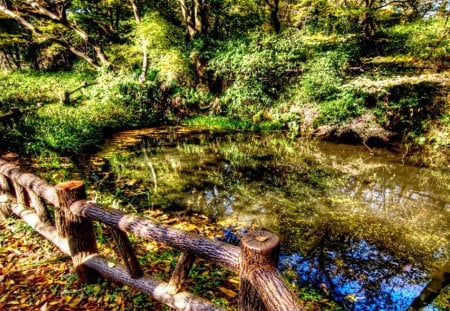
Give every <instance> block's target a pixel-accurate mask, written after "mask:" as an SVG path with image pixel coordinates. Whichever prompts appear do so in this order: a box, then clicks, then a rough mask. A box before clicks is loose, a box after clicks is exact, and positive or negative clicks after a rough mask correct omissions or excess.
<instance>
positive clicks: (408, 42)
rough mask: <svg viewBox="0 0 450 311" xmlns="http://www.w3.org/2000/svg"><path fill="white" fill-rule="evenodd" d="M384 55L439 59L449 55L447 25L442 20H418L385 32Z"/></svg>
mask: <svg viewBox="0 0 450 311" xmlns="http://www.w3.org/2000/svg"><path fill="white" fill-rule="evenodd" d="M386 34H387V36H388V37H389V40H387V41H386V43H385V45H384V50H385V53H389V54H394V55H398V54H407V55H411V56H414V57H419V58H431V59H439V58H440V57H442V56H445V55H449V54H450V39H449V38H450V36H449V30H448V23H447V22H446V20H445V19H444V18H434V19H429V20H418V21H415V22H412V23H408V24H405V25H396V26H394V27H391V28H389V29H387V30H386Z"/></svg>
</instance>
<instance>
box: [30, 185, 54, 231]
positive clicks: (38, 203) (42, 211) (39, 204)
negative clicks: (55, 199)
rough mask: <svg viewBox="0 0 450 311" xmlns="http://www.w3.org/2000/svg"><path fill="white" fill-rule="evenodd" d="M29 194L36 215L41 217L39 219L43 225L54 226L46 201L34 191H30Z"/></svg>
mask: <svg viewBox="0 0 450 311" xmlns="http://www.w3.org/2000/svg"><path fill="white" fill-rule="evenodd" d="M28 194H29V195H30V198H31V205H32V207H33V208H34V210H35V211H36V214H37V215H38V216H39V219H40V220H41V221H42V222H43V223H46V224H49V225H51V224H52V221H51V217H50V214H49V212H48V210H47V207H46V205H45V202H44V200H43V199H42V198H41V197H40V196H38V195H37V194H36V193H34V192H33V191H29V192H28Z"/></svg>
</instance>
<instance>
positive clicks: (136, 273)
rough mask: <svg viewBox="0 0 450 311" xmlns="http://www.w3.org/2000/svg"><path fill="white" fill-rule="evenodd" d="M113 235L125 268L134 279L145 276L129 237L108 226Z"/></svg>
mask: <svg viewBox="0 0 450 311" xmlns="http://www.w3.org/2000/svg"><path fill="white" fill-rule="evenodd" d="M108 227H109V231H110V232H111V235H112V237H113V239H114V241H115V242H116V246H117V252H118V253H119V255H120V257H121V258H122V260H123V262H124V264H125V266H126V267H127V270H128V272H129V273H130V276H131V278H132V279H137V278H140V277H141V276H143V275H144V272H143V271H142V269H141V266H140V265H139V262H138V260H137V258H136V255H135V254H134V250H133V246H132V245H131V242H130V240H129V239H128V235H127V234H126V233H125V232H123V231H122V230H120V229H117V228H114V227H113V226H108Z"/></svg>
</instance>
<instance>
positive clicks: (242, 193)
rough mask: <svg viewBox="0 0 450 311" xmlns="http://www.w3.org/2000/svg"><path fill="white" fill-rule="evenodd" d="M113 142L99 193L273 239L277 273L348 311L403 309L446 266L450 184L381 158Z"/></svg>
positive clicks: (236, 140) (160, 141) (269, 143)
mask: <svg viewBox="0 0 450 311" xmlns="http://www.w3.org/2000/svg"><path fill="white" fill-rule="evenodd" d="M130 135H131V133H128V136H130ZM128 136H127V137H128ZM120 141H121V140H117V139H115V140H114V139H113V142H112V143H111V144H110V145H109V146H107V147H106V148H105V150H104V151H103V152H102V153H101V154H99V157H101V158H102V159H104V160H105V162H107V165H106V166H107V167H108V170H109V172H107V173H106V172H105V173H104V176H99V174H97V175H96V180H95V182H96V184H97V186H98V188H99V189H101V188H102V187H103V188H104V189H115V190H114V191H115V192H116V194H117V196H118V198H120V199H123V200H126V201H127V202H130V201H132V203H133V204H134V205H138V206H140V207H141V208H152V207H159V208H170V209H179V210H184V211H200V212H203V213H204V214H206V215H207V216H208V217H209V218H210V219H211V220H212V221H217V220H221V219H228V220H229V221H228V222H229V223H235V222H241V223H244V224H245V225H246V226H251V225H257V226H259V227H264V228H267V229H269V230H273V231H275V232H276V233H277V234H279V235H280V237H281V239H282V245H283V247H284V255H283V256H282V257H281V261H280V267H281V268H282V269H284V270H285V271H288V270H289V271H294V272H295V274H296V282H298V284H299V285H312V286H316V287H317V288H319V289H320V290H322V291H324V292H328V293H329V294H330V295H331V296H333V298H334V299H337V300H339V301H341V302H342V303H343V304H344V305H345V306H346V307H348V308H349V309H353V310H404V309H405V308H406V307H407V306H408V305H409V304H410V303H411V302H412V301H413V299H414V297H416V296H417V295H418V294H419V293H420V292H421V290H422V289H423V288H424V287H425V285H426V284H427V282H428V281H429V276H428V273H427V271H431V270H432V269H433V268H434V267H435V266H437V265H439V264H441V263H442V262H445V261H446V260H448V258H449V256H450V255H449V241H450V228H449V226H450V210H449V206H450V203H449V202H450V179H449V178H448V174H446V173H445V172H439V171H428V170H424V169H419V168H415V167H408V166H404V165H402V163H401V159H400V157H399V156H398V155H395V154H392V153H389V152H386V151H385V150H376V154H375V155H371V154H368V152H367V149H365V148H360V147H358V146H343V145H334V144H330V143H323V142H312V141H308V140H297V141H293V140H289V139H287V138H285V137H283V136H282V135H254V134H233V135H223V134H212V133H189V132H188V131H185V130H182V131H177V130H174V131H158V132H157V133H156V134H155V133H151V135H146V134H143V133H140V134H139V139H130V140H129V143H128V144H125V145H123V144H120V143H119V142H120ZM446 178H447V179H446ZM93 182H94V181H93ZM125 198H126V199H125ZM227 232H228V233H226V234H228V236H232V235H233V234H234V235H236V234H237V233H236V232H234V233H233V231H232V230H231V231H227ZM236 240H237V237H235V239H234V241H236ZM230 241H231V240H230Z"/></svg>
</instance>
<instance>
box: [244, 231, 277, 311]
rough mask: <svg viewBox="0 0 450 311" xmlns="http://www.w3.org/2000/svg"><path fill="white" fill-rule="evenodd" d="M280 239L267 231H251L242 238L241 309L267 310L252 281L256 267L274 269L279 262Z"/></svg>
mask: <svg viewBox="0 0 450 311" xmlns="http://www.w3.org/2000/svg"><path fill="white" fill-rule="evenodd" d="M279 252H280V239H279V238H278V237H277V236H276V235H275V234H273V233H271V232H267V231H250V232H247V233H246V234H244V236H243V237H242V239H241V258H240V271H239V277H240V284H239V302H238V303H239V305H238V308H239V309H238V310H239V311H259V310H266V308H265V306H264V303H263V301H262V300H261V297H260V296H259V294H258V289H257V288H255V287H254V286H253V284H252V283H251V281H250V278H251V274H252V272H253V270H254V269H255V268H259V267H265V268H269V269H273V267H276V264H277V263H278V255H279Z"/></svg>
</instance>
